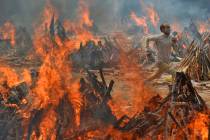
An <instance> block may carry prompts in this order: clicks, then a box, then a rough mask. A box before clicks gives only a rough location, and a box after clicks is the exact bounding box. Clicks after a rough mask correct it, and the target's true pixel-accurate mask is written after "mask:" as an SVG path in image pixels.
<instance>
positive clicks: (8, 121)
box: [0, 82, 28, 140]
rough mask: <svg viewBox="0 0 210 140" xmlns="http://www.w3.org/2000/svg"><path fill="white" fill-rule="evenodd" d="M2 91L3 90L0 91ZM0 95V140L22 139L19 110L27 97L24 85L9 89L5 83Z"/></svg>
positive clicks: (26, 89)
mask: <svg viewBox="0 0 210 140" xmlns="http://www.w3.org/2000/svg"><path fill="white" fill-rule="evenodd" d="M2 89H4V90H2ZM1 90H2V91H1V92H2V93H1V94H0V96H1V97H0V122H1V123H0V129H1V132H0V140H16V139H18V140H19V139H23V135H24V130H23V126H22V125H23V124H22V119H23V118H22V115H21V114H20V112H19V110H20V108H22V107H24V106H25V105H26V103H23V102H22V101H23V99H24V98H26V96H27V95H28V87H27V85H26V83H20V84H18V85H17V86H14V87H9V86H8V85H7V83H6V82H5V83H4V84H3V85H2V87H1Z"/></svg>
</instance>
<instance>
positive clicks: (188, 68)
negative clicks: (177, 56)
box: [178, 41, 210, 81]
mask: <svg viewBox="0 0 210 140" xmlns="http://www.w3.org/2000/svg"><path fill="white" fill-rule="evenodd" d="M209 70H210V60H209V58H208V51H206V49H205V47H204V45H203V43H198V42H195V41H192V43H191V44H190V47H189V49H188V55H187V56H186V57H185V58H184V59H183V60H182V61H181V63H180V65H179V66H178V71H180V72H184V73H186V74H188V75H189V76H190V77H191V78H192V79H193V80H196V81H206V80H209V76H208V72H209Z"/></svg>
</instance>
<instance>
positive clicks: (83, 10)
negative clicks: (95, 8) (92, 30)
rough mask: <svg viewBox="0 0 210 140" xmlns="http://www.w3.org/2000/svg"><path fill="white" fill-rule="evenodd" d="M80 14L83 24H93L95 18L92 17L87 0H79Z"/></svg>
mask: <svg viewBox="0 0 210 140" xmlns="http://www.w3.org/2000/svg"><path fill="white" fill-rule="evenodd" d="M79 14H80V16H81V18H80V23H81V24H82V25H87V26H88V27H92V26H93V20H91V19H90V12H89V10H88V6H87V4H86V3H85V0H79Z"/></svg>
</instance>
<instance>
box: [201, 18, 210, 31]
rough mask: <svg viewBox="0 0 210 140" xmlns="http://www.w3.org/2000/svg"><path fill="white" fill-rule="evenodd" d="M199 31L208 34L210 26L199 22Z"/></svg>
mask: <svg viewBox="0 0 210 140" xmlns="http://www.w3.org/2000/svg"><path fill="white" fill-rule="evenodd" d="M198 30H199V32H200V33H204V32H208V31H210V25H209V24H208V23H207V22H202V21H199V22H198Z"/></svg>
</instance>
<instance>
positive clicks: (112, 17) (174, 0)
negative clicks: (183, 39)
mask: <svg viewBox="0 0 210 140" xmlns="http://www.w3.org/2000/svg"><path fill="white" fill-rule="evenodd" d="M84 1H86V3H87V5H88V7H89V10H90V16H91V19H93V20H94V23H95V24H96V25H97V26H98V27H99V28H101V29H105V30H112V29H113V28H115V27H116V26H120V24H121V23H122V22H123V21H124V20H128V19H129V15H130V13H131V11H135V12H136V13H137V15H139V16H141V15H143V13H142V7H141V4H140V3H141V2H142V1H143V0H84ZM45 3H46V0H1V4H0V24H2V23H4V22H5V21H7V20H11V21H13V22H14V23H15V24H16V25H17V26H20V25H21V26H26V27H27V28H29V29H30V28H31V27H32V25H33V23H34V21H35V20H36V19H38V17H39V15H40V14H41V11H42V9H43V7H44V5H45ZM52 3H53V5H54V6H55V7H56V8H57V9H58V11H59V14H60V17H61V18H68V19H71V20H74V19H75V18H76V17H77V6H78V0H52ZM144 3H145V4H150V5H153V6H154V7H155V9H156V10H157V12H158V13H159V15H160V22H169V23H170V22H174V21H178V22H180V23H182V25H187V24H188V22H189V21H190V19H193V20H207V19H208V18H209V17H210V7H209V5H210V0H145V1H144Z"/></svg>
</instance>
